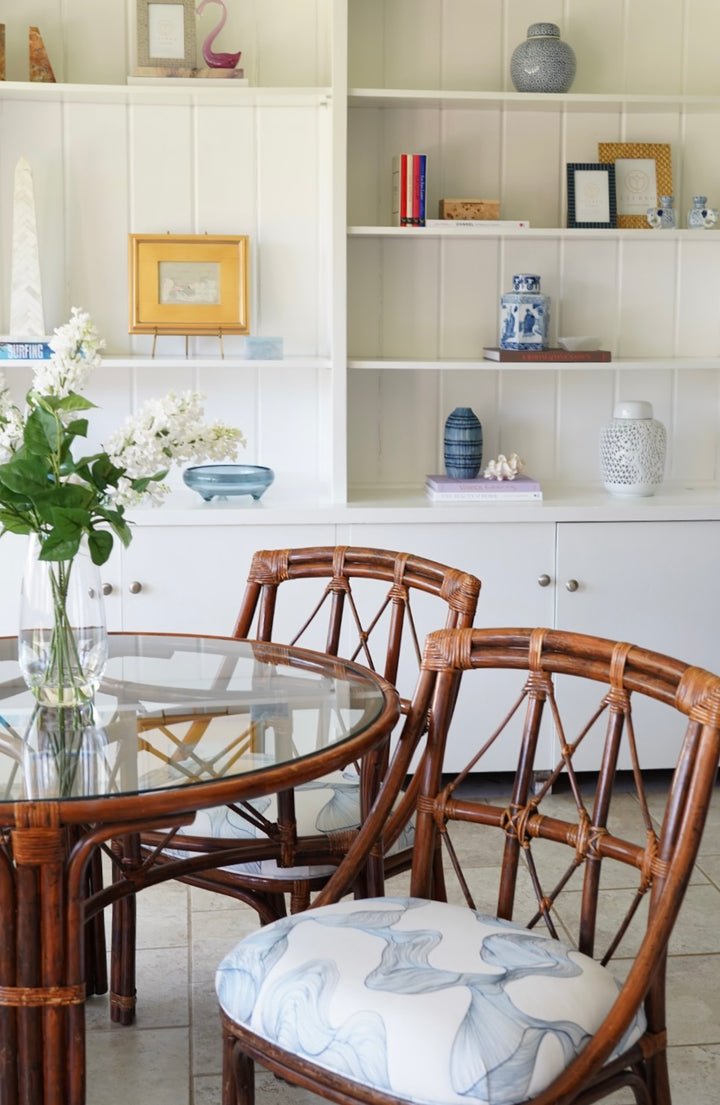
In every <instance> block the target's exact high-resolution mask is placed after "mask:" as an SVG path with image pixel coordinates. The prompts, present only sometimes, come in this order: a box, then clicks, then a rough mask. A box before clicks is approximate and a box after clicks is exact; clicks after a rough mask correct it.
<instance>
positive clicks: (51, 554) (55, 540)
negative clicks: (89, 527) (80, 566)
mask: <svg viewBox="0 0 720 1105" xmlns="http://www.w3.org/2000/svg"><path fill="white" fill-rule="evenodd" d="M81 540H82V530H81V529H78V530H76V531H75V532H74V534H72V533H70V532H69V531H64V532H63V533H60V532H59V531H58V530H57V529H56V530H53V532H52V533H49V534H48V535H47V537H46V538H45V540H44V541H43V543H42V548H41V549H40V556H39V559H40V560H72V558H73V557H74V556H75V555H76V553H77V551H78V549H79V548H80V541H81Z"/></svg>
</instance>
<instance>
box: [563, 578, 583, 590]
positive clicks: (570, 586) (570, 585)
mask: <svg viewBox="0 0 720 1105" xmlns="http://www.w3.org/2000/svg"><path fill="white" fill-rule="evenodd" d="M579 586H580V584H579V583H578V581H577V580H576V579H569V580H568V581H567V583H566V584H565V589H566V590H567V591H577V589H578V587H579Z"/></svg>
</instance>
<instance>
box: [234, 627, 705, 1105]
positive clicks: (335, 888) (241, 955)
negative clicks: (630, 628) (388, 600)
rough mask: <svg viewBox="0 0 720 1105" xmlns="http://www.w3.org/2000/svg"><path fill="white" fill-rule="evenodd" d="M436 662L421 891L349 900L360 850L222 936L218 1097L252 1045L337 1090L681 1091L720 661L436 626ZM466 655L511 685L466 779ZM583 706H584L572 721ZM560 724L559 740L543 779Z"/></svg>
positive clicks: (532, 1095)
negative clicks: (452, 725)
mask: <svg viewBox="0 0 720 1105" xmlns="http://www.w3.org/2000/svg"><path fill="white" fill-rule="evenodd" d="M423 667H424V671H423V677H422V678H421V680H420V682H419V684H418V693H417V696H416V701H415V707H416V708H417V709H418V710H419V711H422V710H424V709H425V708H426V707H427V705H428V703H429V702H430V701H431V695H432V696H433V698H432V702H433V707H432V722H431V733H430V738H429V743H428V752H427V755H426V757H425V760H424V762H423V765H422V768H421V770H422V779H421V782H420V792H419V797H418V813H417V835H416V844H415V855H414V863H413V869H412V876H411V882H410V895H411V896H410V897H409V898H408V897H406V896H399V897H381V898H377V899H370V900H366V901H363V902H357V901H353V900H348V899H346V900H344V901H339V898H340V897H341V895H342V894H343V892H344V891H345V890H346V889H347V887H348V886H349V885H351V883H352V878H353V865H354V863H355V862H356V860H355V859H354V858H353V855H352V853H351V854H350V856H349V857H348V860H347V869H346V870H343V869H342V868H340V869H339V871H338V872H336V874H335V876H334V877H333V879H332V880H331V881H330V882H329V883H328V885H327V886H326V887H325V888H324V890H323V891H322V892H321V894H320V895H318V897H317V899H316V900H315V901H314V902H313V904H312V907H311V908H310V909H309V910H308V911H307V912H305V913H303V914H300V915H297V916H293V917H290V918H286V919H283V920H280V921H277V922H275V923H274V924H272V925H270V926H268V927H266V928H264V929H262V930H260V931H259V932H258V933H255V934H253V935H251V936H250V937H248V938H246V939H245V940H242V941H241V942H240V943H239V944H238V945H237V946H236V947H235V948H234V949H233V950H232V951H231V952H230V953H229V955H228V956H226V958H225V959H224V960H223V962H222V963H221V964H220V967H219V969H218V972H217V983H216V985H217V992H218V996H219V1000H220V1005H221V1010H222V1024H223V1038H224V1073H223V1096H222V1101H223V1105H251V1103H252V1102H253V1094H254V1074H253V1067H254V1062H255V1061H256V1060H257V1061H259V1062H260V1063H261V1064H263V1066H266V1067H269V1068H270V1070H271V1071H274V1072H275V1073H276V1074H277V1075H279V1076H281V1077H282V1078H283V1079H284V1080H286V1081H288V1082H290V1083H292V1084H294V1085H298V1086H302V1087H305V1088H308V1089H310V1090H312V1091H313V1092H314V1093H316V1094H319V1095H321V1096H323V1097H325V1098H327V1099H329V1100H332V1101H335V1102H340V1103H342V1105H350V1103H355V1102H362V1103H364V1105H386V1103H387V1105H392V1103H394V1102H397V1101H403V1102H408V1101H412V1102H413V1103H415V1105H460V1103H461V1102H465V1103H466V1105H467V1102H468V1100H471V1101H475V1102H491V1103H492V1105H519V1103H520V1102H532V1105H570V1103H572V1105H580V1103H582V1105H588V1103H590V1102H594V1101H598V1100H600V1099H601V1098H604V1097H607V1096H609V1095H611V1094H613V1093H615V1092H616V1091H617V1090H619V1089H624V1090H625V1092H626V1093H629V1094H632V1097H633V1098H634V1100H635V1102H636V1103H637V1105H670V1089H669V1080H668V1069H667V1050H666V1049H667V1025H666V1015H665V968H666V953H667V946H668V941H669V939H670V936H671V933H672V931H673V926H674V925H675V922H676V921H677V919H678V913H679V911H680V906H681V903H682V900H683V897H684V894H685V891H686V889H687V886H688V882H689V880H690V876H691V873H692V869H693V864H694V861H695V858H696V855H697V851H698V846H699V843H700V839H701V835H702V831H703V826H704V823H705V818H706V814H707V810H708V805H709V803H710V800H711V796H712V793H713V787H714V784H715V780H716V773H717V767H718V754H719V750H720V678H718V677H717V676H715V675H711V674H710V673H708V672H706V671H703V670H702V669H700V668H696V667H690V666H688V665H686V664H683V663H681V662H680V661H678V660H674V659H670V658H668V657H666V656H662V655H659V654H657V653H654V652H650V651H648V650H646V649H641V648H637V647H635V646H630V645H627V644H623V643H615V642H613V641H608V640H604V639H601V638H597V637H591V636H583V635H581V634H575V633H564V632H560V631H553V630H544V629H538V630H529V629H478V630H459V631H451V632H439V633H433V634H431V635H430V637H429V638H428V640H427V642H426V648H425V656H424V664H423ZM459 672H464V673H466V674H465V678H466V679H470V680H471V682H473V683H478V684H479V685H481V684H482V683H483V681H487V680H491V681H492V683H493V686H494V688H495V689H497V686H498V683H499V684H501V685H502V686H504V687H507V686H508V681H509V682H511V683H512V684H513V690H512V694H511V695H509V696H508V703H507V710H505V708H504V707H503V709H502V711H499V713H498V717H497V718H490V717H486V716H485V715H484V714H483V715H482V716H478V719H477V720H478V732H477V734H476V739H475V741H474V746H475V748H476V749H477V751H476V752H475V754H474V755H473V756H472V758H471V759H470V761H469V763H468V764H467V766H466V767H465V769H464V770H463V771H461V772H460V773H459V774H458V775H457V776H454V777H452V778H450V779H448V778H447V777H444V776H443V774H442V758H443V750H444V747H445V742H446V738H447V729H448V718H449V716H450V713H451V711H450V710H449V709H448V706H449V704H450V701H451V695H452V687H453V679H454V677H455V676H456V675H457V673H459ZM579 703H582V704H583V706H584V708H586V709H587V720H581V721H580V724H579V725H575V724H573V728H572V730H571V729H570V724H569V722H568V721H566V720H565V718H566V716H567V715H569V714H572V716H573V718H575V719H577V717H578V710H579ZM660 724H667V725H668V726H671V727H672V729H673V731H676V732H677V738H678V759H677V766H676V768H675V771H674V774H673V779H672V785H671V789H670V792H669V796H668V799H667V803H666V804H665V808H664V809H660V808H657V807H656V805H655V803H654V802H653V797H652V794H648V793H647V790H646V780H645V779H644V777H643V774H642V771H641V764H642V751H643V747H644V741H645V740H646V739H647V740H648V741H649V742H652V740H653V737H654V734H655V733H656V732H657V727H658V725H660ZM644 725H645V727H646V728H647V732H643V726H644ZM548 733H549V734H550V736H554V738H555V739H556V740H557V742H558V746H559V749H560V753H559V759H558V762H557V766H556V768H555V769H554V771H553V772H552V773H551V775H550V778H549V779H548V780H547V781H546V782H545V783H544V784H543V785H542V786H541V787H540V789H539V790H538V791H537V793H535V792H534V788H535V787H536V786H537V780H535V781H534V780H533V770H534V762H535V756H536V750H537V748H538V744H539V743H540V742H541V741H542V740H544V739H545V736H546V735H547V734H548ZM505 740H507V741H509V742H510V747H514V749H515V760H516V765H517V767H516V771H515V774H514V778H511V779H510V780H509V782H508V783H507V784H506V785H505V786H503V787H499V786H498V783H497V781H495V783H493V780H492V779H490V778H488V777H486V776H483V775H482V774H478V773H481V772H482V770H483V756H484V755H485V754H486V753H487V751H488V750H489V749H490V748H493V749H494V750H495V751H496V752H497V748H496V747H495V746H496V744H497V742H499V741H505ZM588 746H594V747H595V749H596V754H597V762H598V763H600V764H601V766H600V769H599V771H598V772H597V773H596V774H593V775H590V776H585V775H583V774H582V773H578V771H577V770H576V769H575V766H574V759H575V757H577V756H578V752H579V750H580V749H583V750H585V751H586V750H587V747H588ZM626 751H627V752H628V753H629V761H630V763H631V765H632V767H631V769H630V770H629V771H628V775H627V779H626V778H625V777H624V776H623V774H622V773H620V774H619V773H618V772H617V770H616V769H617V764H618V760H619V756H620V755H624V754H625V752H626ZM628 779H629V785H628ZM498 790H500V791H501V792H500V793H498ZM439 850H442V852H443V853H444V854H445V855H446V856H447V857H448V859H447V860H446V863H445V867H446V871H447V872H448V876H447V885H446V887H445V888H444V889H441V887H440V886H439V882H438V879H437V855H438V851H439ZM438 898H440V899H444V900H440V901H438V900H433V899H438ZM448 899H449V901H448ZM613 972H615V973H616V974H617V976H618V979H619V980H620V981H616V980H615V977H614V973H613ZM623 1100H627V1098H623Z"/></svg>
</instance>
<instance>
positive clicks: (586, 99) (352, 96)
mask: <svg viewBox="0 0 720 1105" xmlns="http://www.w3.org/2000/svg"><path fill="white" fill-rule="evenodd" d="M348 105H349V106H350V107H386V108H393V107H403V108H407V107H471V108H489V109H492V110H497V109H498V108H507V109H508V110H516V111H552V112H556V113H557V112H558V111H559V110H561V111H565V112H589V111H597V112H608V111H618V110H625V111H630V112H642V113H646V112H651V111H657V112H666V111H687V112H717V111H720V96H693V95H674V94H672V93H670V94H667V95H655V94H650V93H639V94H638V93H628V94H627V95H624V94H622V93H593V92H543V93H531V92H512V91H493V92H479V91H478V92H474V91H471V90H454V89H414V88H349V89H348Z"/></svg>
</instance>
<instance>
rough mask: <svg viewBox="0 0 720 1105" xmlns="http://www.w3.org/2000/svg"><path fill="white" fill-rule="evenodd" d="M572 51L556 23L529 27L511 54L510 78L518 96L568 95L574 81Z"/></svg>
mask: <svg viewBox="0 0 720 1105" xmlns="http://www.w3.org/2000/svg"><path fill="white" fill-rule="evenodd" d="M576 68H577V62H576V60H575V51H574V50H573V48H572V46H570V45H568V43H567V42H563V41H562V39H561V38H560V28H559V27H558V25H557V24H556V23H531V24H530V26H529V27H528V31H527V38H526V40H525V42H521V43H520V45H519V46H516V47H515V49H514V50H513V54H512V57H511V58H510V77H511V79H512V82H513V84H514V85H515V88H516V89H517V90H518V92H568V91H569V90H570V86H571V85H572V83H573V81H574V80H575V71H576Z"/></svg>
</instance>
